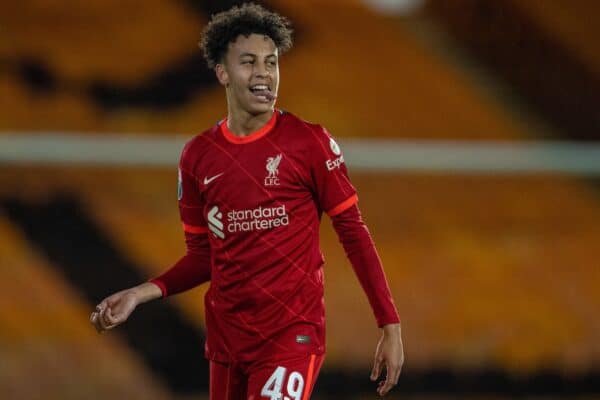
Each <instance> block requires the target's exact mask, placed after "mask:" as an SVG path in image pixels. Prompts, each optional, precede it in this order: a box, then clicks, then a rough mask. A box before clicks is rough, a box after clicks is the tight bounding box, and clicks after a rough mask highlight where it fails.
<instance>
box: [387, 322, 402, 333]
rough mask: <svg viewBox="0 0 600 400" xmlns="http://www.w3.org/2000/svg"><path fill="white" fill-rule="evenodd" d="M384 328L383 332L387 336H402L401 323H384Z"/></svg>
mask: <svg viewBox="0 0 600 400" xmlns="http://www.w3.org/2000/svg"><path fill="white" fill-rule="evenodd" d="M382 330H383V334H384V335H386V336H400V335H401V333H402V332H401V327H400V324H399V323H395V324H387V325H384V326H383V327H382Z"/></svg>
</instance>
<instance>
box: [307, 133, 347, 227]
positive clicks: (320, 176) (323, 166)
mask: <svg viewBox="0 0 600 400" xmlns="http://www.w3.org/2000/svg"><path fill="white" fill-rule="evenodd" d="M312 135H313V139H314V140H313V142H312V145H313V148H312V149H311V152H310V158H311V179H312V185H313V188H312V189H313V191H314V193H315V194H316V196H317V201H318V203H319V207H320V208H321V210H323V211H325V212H326V213H327V214H328V215H329V216H330V217H333V216H335V215H337V214H339V213H341V212H343V211H345V210H347V209H348V208H350V207H352V206H353V205H354V204H356V203H357V202H358V196H357V194H356V189H355V188H354V186H353V185H352V183H351V182H350V178H349V177H348V169H347V168H346V164H345V162H344V155H343V154H342V150H341V149H340V146H339V145H338V144H337V142H336V141H335V139H334V138H333V137H332V136H331V135H330V134H329V132H327V130H326V129H325V128H323V127H321V126H315V127H314V128H313V129H312Z"/></svg>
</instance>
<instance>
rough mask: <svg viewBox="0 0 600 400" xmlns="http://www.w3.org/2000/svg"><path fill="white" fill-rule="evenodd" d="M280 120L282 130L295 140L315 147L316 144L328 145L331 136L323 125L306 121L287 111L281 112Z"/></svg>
mask: <svg viewBox="0 0 600 400" xmlns="http://www.w3.org/2000/svg"><path fill="white" fill-rule="evenodd" d="M281 119H282V122H281V124H282V128H284V129H285V130H286V131H288V132H289V133H290V134H292V135H293V136H294V139H295V140H298V141H303V142H306V144H308V145H315V144H318V143H326V144H328V143H329V141H330V139H331V134H330V133H329V132H328V131H327V129H326V128H325V127H324V126H323V125H320V124H316V123H313V122H309V121H306V120H304V119H302V118H300V117H298V116H296V115H294V114H292V113H290V112H287V111H284V112H283V115H282V118H281Z"/></svg>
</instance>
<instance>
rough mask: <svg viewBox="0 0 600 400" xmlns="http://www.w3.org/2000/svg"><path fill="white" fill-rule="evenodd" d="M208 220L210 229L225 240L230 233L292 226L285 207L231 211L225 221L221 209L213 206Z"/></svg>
mask: <svg viewBox="0 0 600 400" xmlns="http://www.w3.org/2000/svg"><path fill="white" fill-rule="evenodd" d="M207 220H208V228H209V229H210V231H211V232H212V234H213V235H214V236H215V237H217V238H219V239H225V236H226V234H228V233H240V232H252V231H261V230H268V229H273V228H277V227H280V226H287V225H289V224H290V217H289V215H288V213H287V209H286V208H285V205H282V206H279V207H257V208H253V209H248V210H231V211H229V212H228V213H227V215H226V219H225V220H224V219H223V213H222V212H221V211H220V210H219V207H218V206H213V207H212V208H211V209H210V210H209V211H208V214H207Z"/></svg>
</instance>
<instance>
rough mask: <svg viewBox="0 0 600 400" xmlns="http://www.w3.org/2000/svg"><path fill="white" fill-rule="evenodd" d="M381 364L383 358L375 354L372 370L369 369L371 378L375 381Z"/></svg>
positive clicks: (379, 372) (379, 373)
mask: <svg viewBox="0 0 600 400" xmlns="http://www.w3.org/2000/svg"><path fill="white" fill-rule="evenodd" d="M382 365H383V359H381V357H379V356H375V361H374V362H373V370H372V371H371V380H372V381H376V380H377V378H379V375H381V367H382Z"/></svg>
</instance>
